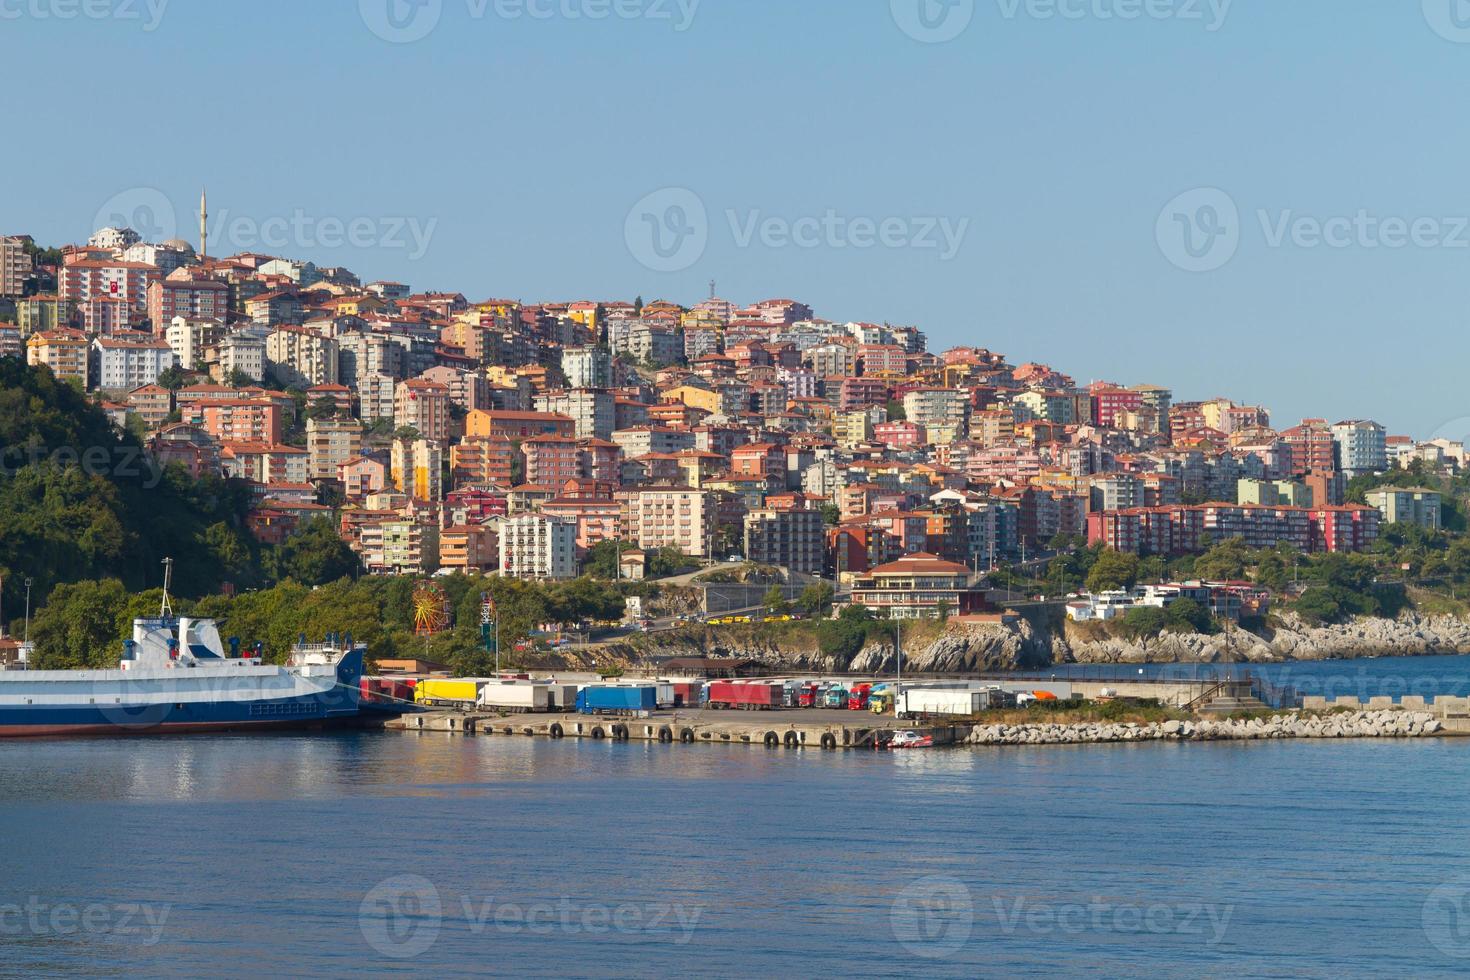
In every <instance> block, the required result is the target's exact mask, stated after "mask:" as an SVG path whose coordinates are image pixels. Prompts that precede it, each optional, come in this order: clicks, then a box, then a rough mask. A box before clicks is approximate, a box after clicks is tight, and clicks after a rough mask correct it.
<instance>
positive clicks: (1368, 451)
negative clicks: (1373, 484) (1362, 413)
mask: <svg viewBox="0 0 1470 980" xmlns="http://www.w3.org/2000/svg"><path fill="white" fill-rule="evenodd" d="M1387 435H1388V432H1387V430H1385V429H1384V427H1383V426H1381V425H1379V424H1378V423H1377V422H1374V421H1372V420H1370V419H1349V420H1347V421H1344V422H1338V423H1336V424H1335V425H1333V426H1332V442H1333V447H1334V450H1335V451H1336V458H1337V469H1339V470H1341V471H1342V473H1343V475H1344V476H1346V477H1347V478H1348V479H1349V480H1351V479H1352V478H1353V477H1356V476H1365V475H1367V474H1369V473H1382V472H1383V471H1384V470H1386V469H1388V444H1387Z"/></svg>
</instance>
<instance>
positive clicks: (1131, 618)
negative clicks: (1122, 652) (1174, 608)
mask: <svg viewBox="0 0 1470 980" xmlns="http://www.w3.org/2000/svg"><path fill="white" fill-rule="evenodd" d="M1117 622H1118V627H1117V628H1118V631H1119V633H1121V634H1122V635H1123V636H1124V637H1126V638H1128V639H1130V640H1141V639H1144V638H1146V637H1150V636H1158V635H1159V634H1160V633H1161V632H1163V630H1164V627H1165V626H1167V625H1168V620H1167V618H1166V617H1165V616H1164V610H1162V609H1160V608H1158V607H1157V606H1134V607H1133V608H1132V609H1130V610H1128V611H1127V612H1126V613H1124V614H1123V616H1122V618H1121V619H1119V620H1118V621H1117Z"/></svg>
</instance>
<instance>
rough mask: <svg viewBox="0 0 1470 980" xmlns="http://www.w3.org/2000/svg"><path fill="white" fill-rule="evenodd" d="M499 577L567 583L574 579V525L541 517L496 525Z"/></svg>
mask: <svg viewBox="0 0 1470 980" xmlns="http://www.w3.org/2000/svg"><path fill="white" fill-rule="evenodd" d="M498 533H499V536H500V574H501V575H505V576H507V577H510V578H525V579H567V578H575V577H576V575H577V524H576V522H575V521H570V520H566V519H564V518H560V517H547V516H546V515H544V514H521V515H519V516H517V517H508V518H504V519H503V520H500V521H499V522H498Z"/></svg>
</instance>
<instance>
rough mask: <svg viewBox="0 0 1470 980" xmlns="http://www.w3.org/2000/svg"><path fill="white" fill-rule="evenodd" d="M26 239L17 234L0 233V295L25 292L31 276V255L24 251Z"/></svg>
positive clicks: (14, 294)
mask: <svg viewBox="0 0 1470 980" xmlns="http://www.w3.org/2000/svg"><path fill="white" fill-rule="evenodd" d="M26 244H27V239H25V238H22V237H20V236H18V235H0V296H19V295H21V294H22V293H24V292H25V286H26V280H28V279H29V278H30V277H31V256H30V253H29V252H27V251H26Z"/></svg>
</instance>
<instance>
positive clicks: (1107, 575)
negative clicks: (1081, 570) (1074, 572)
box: [1087, 551, 1140, 593]
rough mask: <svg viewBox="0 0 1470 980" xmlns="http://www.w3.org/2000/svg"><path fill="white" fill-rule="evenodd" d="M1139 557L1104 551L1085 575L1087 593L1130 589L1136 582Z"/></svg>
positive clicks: (1120, 552) (1126, 553)
mask: <svg viewBox="0 0 1470 980" xmlns="http://www.w3.org/2000/svg"><path fill="white" fill-rule="evenodd" d="M1139 566H1140V561H1139V557H1138V556H1137V555H1134V554H1129V553H1128V552H1124V551H1104V552H1103V553H1102V554H1100V555H1098V557H1097V561H1096V562H1094V563H1093V566H1092V570H1091V571H1089V572H1088V573H1087V591H1089V592H1093V593H1097V592H1110V591H1113V590H1116V589H1131V588H1133V586H1134V584H1135V583H1136V582H1137V581H1138V571H1139Z"/></svg>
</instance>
